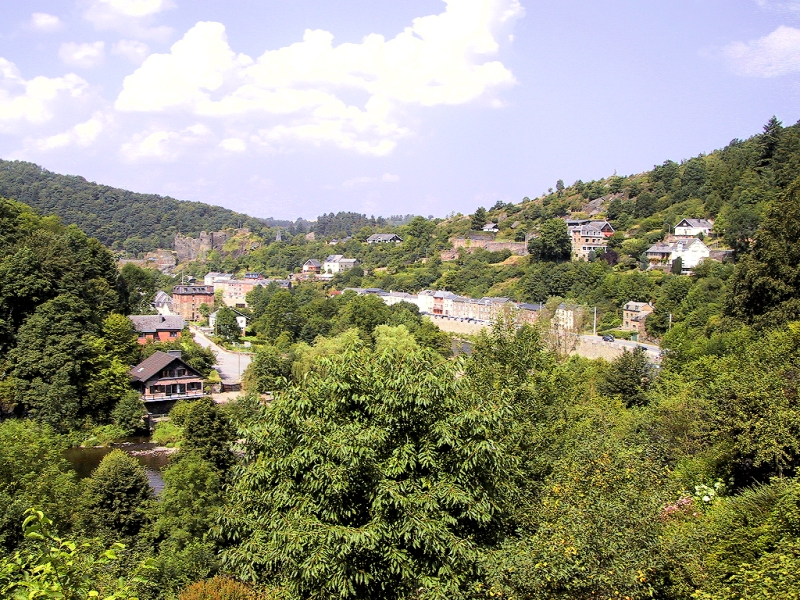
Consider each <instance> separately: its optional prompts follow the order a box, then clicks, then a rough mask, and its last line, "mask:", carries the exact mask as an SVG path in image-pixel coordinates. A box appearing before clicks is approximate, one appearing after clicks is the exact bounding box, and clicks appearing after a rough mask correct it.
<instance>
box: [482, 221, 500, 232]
mask: <svg viewBox="0 0 800 600" xmlns="http://www.w3.org/2000/svg"><path fill="white" fill-rule="evenodd" d="M483 231H485V232H487V233H497V232H498V231H500V230H499V229H498V228H497V224H496V223H486V225H484V226H483Z"/></svg>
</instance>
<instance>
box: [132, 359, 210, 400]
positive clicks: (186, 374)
mask: <svg viewBox="0 0 800 600" xmlns="http://www.w3.org/2000/svg"><path fill="white" fill-rule="evenodd" d="M130 376H131V384H132V385H133V388H134V389H135V390H136V391H137V392H139V395H140V396H141V398H142V401H143V402H144V404H145V407H146V408H147V410H148V412H150V413H154V414H165V413H167V412H169V410H170V409H171V408H172V405H173V404H174V403H175V402H176V401H178V400H185V399H190V398H201V397H202V396H204V393H203V376H202V375H201V374H200V373H199V372H198V371H196V370H195V369H193V368H192V367H190V366H189V365H187V364H186V363H185V362H184V361H183V359H182V358H181V352H180V350H170V351H168V352H160V351H159V352H155V353H154V354H153V355H151V356H150V357H148V358H146V359H145V360H143V361H142V362H140V363H139V364H138V365H136V366H135V367H133V368H132V369H131V370H130Z"/></svg>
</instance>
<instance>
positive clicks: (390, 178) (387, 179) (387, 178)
mask: <svg viewBox="0 0 800 600" xmlns="http://www.w3.org/2000/svg"><path fill="white" fill-rule="evenodd" d="M381 181H383V182H384V183H397V182H398V181H400V175H394V174H392V173H384V174H383V175H382V176H381Z"/></svg>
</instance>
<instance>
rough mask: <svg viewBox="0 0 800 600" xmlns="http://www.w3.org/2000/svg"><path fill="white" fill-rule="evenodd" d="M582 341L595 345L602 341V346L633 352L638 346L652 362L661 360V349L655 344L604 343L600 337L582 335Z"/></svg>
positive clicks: (620, 341) (624, 341)
mask: <svg viewBox="0 0 800 600" xmlns="http://www.w3.org/2000/svg"><path fill="white" fill-rule="evenodd" d="M581 340H582V341H584V342H594V343H597V342H598V341H600V342H601V343H602V344H607V345H608V346H609V347H611V348H617V349H619V350H633V349H634V348H636V347H637V346H641V347H642V348H644V349H645V350H646V351H647V355H648V356H649V357H650V358H651V359H652V360H656V359H660V358H661V347H660V346H656V345H654V344H644V343H642V342H630V341H628V340H614V341H613V342H603V341H602V338H601V337H600V336H599V335H582V336H581Z"/></svg>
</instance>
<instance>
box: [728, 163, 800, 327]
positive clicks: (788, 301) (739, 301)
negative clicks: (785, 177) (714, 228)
mask: <svg viewBox="0 0 800 600" xmlns="http://www.w3.org/2000/svg"><path fill="white" fill-rule="evenodd" d="M725 310H726V312H727V313H728V314H729V315H731V316H733V317H736V318H738V319H741V320H742V321H744V322H746V323H752V324H753V325H755V326H756V327H773V326H775V325H779V324H781V323H786V322H787V321H791V320H794V319H798V318H800V177H799V178H797V179H795V181H794V182H793V183H792V185H791V186H790V187H789V189H788V190H787V191H786V193H785V194H783V196H782V197H781V198H780V199H778V200H776V201H774V202H773V203H772V204H771V205H770V206H769V208H768V209H767V214H766V216H765V219H764V222H763V224H762V225H761V227H760V228H759V230H758V232H756V234H755V242H754V244H753V249H752V251H751V252H750V254H748V255H747V256H745V257H744V259H743V260H742V261H741V263H740V264H739V265H738V266H737V267H736V272H735V274H734V276H733V285H732V286H731V290H730V295H729V296H728V300H727V303H726V306H725Z"/></svg>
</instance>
